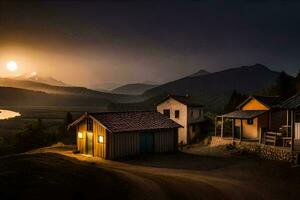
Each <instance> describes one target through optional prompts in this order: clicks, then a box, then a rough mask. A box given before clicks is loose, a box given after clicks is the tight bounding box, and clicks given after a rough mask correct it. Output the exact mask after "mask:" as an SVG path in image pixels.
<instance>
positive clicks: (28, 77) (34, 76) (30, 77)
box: [12, 72, 68, 86]
mask: <svg viewBox="0 0 300 200" xmlns="http://www.w3.org/2000/svg"><path fill="white" fill-rule="evenodd" d="M12 79H15V80H25V81H34V82H39V83H44V84H48V85H54V86H68V85H67V84H66V83H64V82H62V81H59V80H56V79H55V78H53V77H51V76H47V77H46V76H45V77H44V76H40V75H38V73H37V72H31V73H25V74H20V75H17V76H14V77H12Z"/></svg>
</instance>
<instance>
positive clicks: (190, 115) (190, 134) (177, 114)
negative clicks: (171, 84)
mask: <svg viewBox="0 0 300 200" xmlns="http://www.w3.org/2000/svg"><path fill="white" fill-rule="evenodd" d="M203 107H204V106H203V105H202V104H200V103H199V100H198V99H195V98H192V97H191V96H188V95H187V96H176V95H169V96H168V97H167V98H165V99H163V100H162V101H161V102H160V103H159V104H158V105H157V107H156V109H157V111H158V112H160V113H162V114H164V115H165V116H167V117H169V118H170V119H172V120H173V121H175V122H176V123H178V124H180V125H181V126H182V127H181V128H179V130H178V142H179V143H180V144H190V143H191V142H193V141H195V140H196V139H197V138H199V136H200V135H201V133H202V132H203V126H202V123H203V122H204V121H205V119H204V114H203Z"/></svg>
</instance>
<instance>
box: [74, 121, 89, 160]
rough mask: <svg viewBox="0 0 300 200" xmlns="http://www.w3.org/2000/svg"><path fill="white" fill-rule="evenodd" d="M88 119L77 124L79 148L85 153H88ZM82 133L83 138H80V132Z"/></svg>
mask: <svg viewBox="0 0 300 200" xmlns="http://www.w3.org/2000/svg"><path fill="white" fill-rule="evenodd" d="M86 130H87V127H86V119H84V120H82V121H81V122H79V123H78V124H77V126H76V140H77V150H79V151H80V153H83V154H85V153H86ZM79 132H81V133H82V138H78V133H79Z"/></svg>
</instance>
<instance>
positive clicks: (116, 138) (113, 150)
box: [107, 129, 178, 160]
mask: <svg viewBox="0 0 300 200" xmlns="http://www.w3.org/2000/svg"><path fill="white" fill-rule="evenodd" d="M140 133H141V132H125V133H111V134H108V135H107V137H108V142H109V144H108V149H107V159H112V160H115V159H121V158H126V157H129V156H134V155H138V154H139V153H140V138H139V134H140ZM147 133H149V134H153V136H154V140H153V142H154V147H153V150H154V152H156V153H162V152H174V151H176V150H177V144H178V135H177V129H165V130H156V131H148V132H147Z"/></svg>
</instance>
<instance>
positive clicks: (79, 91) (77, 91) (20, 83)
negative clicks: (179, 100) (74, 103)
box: [0, 78, 143, 102]
mask: <svg viewBox="0 0 300 200" xmlns="http://www.w3.org/2000/svg"><path fill="white" fill-rule="evenodd" d="M0 86H2V87H14V88H21V89H28V90H34V91H41V92H46V93H51V94H63V95H80V96H88V97H93V98H102V99H108V100H110V101H116V102H136V101H140V100H143V98H142V97H141V96H132V95H121V94H111V93H105V92H99V91H95V90H91V89H88V88H85V87H62V86H54V85H48V84H44V83H39V82H34V81H27V80H14V79H9V78H0Z"/></svg>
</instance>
